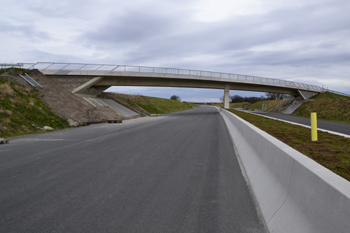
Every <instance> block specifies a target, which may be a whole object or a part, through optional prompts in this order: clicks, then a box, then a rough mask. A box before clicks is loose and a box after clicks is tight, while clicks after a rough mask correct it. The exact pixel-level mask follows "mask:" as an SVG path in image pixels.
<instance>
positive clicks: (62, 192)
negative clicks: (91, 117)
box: [0, 107, 264, 233]
mask: <svg viewBox="0 0 350 233" xmlns="http://www.w3.org/2000/svg"><path fill="white" fill-rule="evenodd" d="M0 232H35V233H37V232H118V233H119V232H121V233H123V232H132V233H134V232H152V233H157V232H159V233H166V232H200V233H203V232H210V233H214V232H240V233H244V232H247V233H258V232H264V229H263V226H262V223H261V221H260V219H259V217H258V214H257V210H256V207H255V205H254V202H253V199H252V197H251V194H250V191H249V189H248V186H247V184H246V181H245V179H244V178H243V175H242V172H241V169H240V167H239V164H238V161H237V158H236V155H235V152H234V150H233V145H232V142H231V140H230V137H229V134H228V131H227V129H226V126H225V123H224V121H223V119H222V118H221V116H220V114H219V112H218V110H217V109H216V108H214V107H200V108H197V109H193V110H188V111H183V112H178V113H172V114H166V115H165V116H162V117H154V118H138V119H134V120H128V121H125V122H123V123H122V124H98V125H91V126H87V127H81V128H76V129H67V130H62V131H56V132H51V133H45V134H38V135H30V136H25V137H19V138H15V139H12V140H10V144H1V145H0Z"/></svg>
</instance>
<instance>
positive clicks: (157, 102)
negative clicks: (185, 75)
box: [113, 93, 194, 114]
mask: <svg viewBox="0 0 350 233" xmlns="http://www.w3.org/2000/svg"><path fill="white" fill-rule="evenodd" d="M113 94H114V95H115V96H116V97H117V98H118V99H120V100H121V101H124V102H126V103H128V104H130V105H133V104H137V105H138V106H140V107H141V108H143V109H144V110H146V111H147V112H148V113H150V114H161V113H169V112H177V111H183V110H187V109H192V108H194V105H193V104H191V103H187V102H180V101H178V100H171V99H163V98H157V97H149V96H141V95H127V94H119V93H113Z"/></svg>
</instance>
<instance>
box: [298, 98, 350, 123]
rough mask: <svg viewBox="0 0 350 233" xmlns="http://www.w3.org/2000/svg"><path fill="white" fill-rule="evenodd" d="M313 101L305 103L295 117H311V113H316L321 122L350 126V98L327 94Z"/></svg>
mask: <svg viewBox="0 0 350 233" xmlns="http://www.w3.org/2000/svg"><path fill="white" fill-rule="evenodd" d="M312 99H314V101H308V102H306V103H303V104H302V105H301V106H300V107H299V108H298V110H297V111H296V113H295V115H296V116H301V117H309V116H310V113H311V112H316V113H317V118H318V119H320V120H328V121H335V122H343V123H347V124H350V97H346V96H341V95H337V94H334V93H330V92H325V93H320V94H318V95H316V96H314V97H313V98H312Z"/></svg>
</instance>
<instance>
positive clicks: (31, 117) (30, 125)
mask: <svg viewBox="0 0 350 233" xmlns="http://www.w3.org/2000/svg"><path fill="white" fill-rule="evenodd" d="M44 126H50V127H52V128H54V129H64V128H67V127H68V124H67V121H66V120H64V119H62V118H60V117H58V116H56V115H55V114H54V113H52V112H51V111H50V109H49V108H48V107H47V106H46V105H45V104H44V103H43V102H42V101H41V99H40V97H39V96H38V94H37V92H36V90H35V89H29V88H25V87H23V86H21V85H19V84H17V83H15V82H11V81H8V80H6V79H1V78H0V137H3V138H5V137H13V136H19V135H25V134H31V133H38V132H43V131H41V130H39V131H38V128H42V127H44Z"/></svg>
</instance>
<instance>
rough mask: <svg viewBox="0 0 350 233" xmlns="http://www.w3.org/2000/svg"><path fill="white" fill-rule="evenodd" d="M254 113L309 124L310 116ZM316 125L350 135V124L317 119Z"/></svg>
mask: <svg viewBox="0 0 350 233" xmlns="http://www.w3.org/2000/svg"><path fill="white" fill-rule="evenodd" d="M254 113H257V114H260V115H265V116H269V117H274V118H277V119H281V120H286V121H291V122H295V123H298V124H303V125H308V126H311V120H310V118H304V117H296V116H290V115H284V114H278V113H271V112H254ZM317 127H318V128H320V129H325V130H330V131H334V132H337V133H342V134H347V135H350V124H345V123H338V122H331V121H323V120H317Z"/></svg>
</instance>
